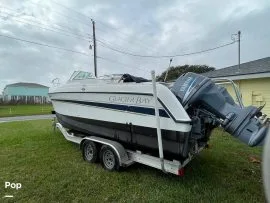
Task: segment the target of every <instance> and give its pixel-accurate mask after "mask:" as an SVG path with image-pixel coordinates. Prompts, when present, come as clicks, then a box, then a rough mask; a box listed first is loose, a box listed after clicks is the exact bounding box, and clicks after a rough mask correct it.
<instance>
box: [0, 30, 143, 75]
mask: <svg viewBox="0 0 270 203" xmlns="http://www.w3.org/2000/svg"><path fill="white" fill-rule="evenodd" d="M0 37H5V38H8V39H12V40H16V41H22V42H26V43H30V44H35V45H39V46H44V47H49V48H53V49H58V50H62V51H66V52H71V53H76V54H81V55H84V56H87V57H89V56H93V55H92V54H91V55H90V54H86V53H83V52H79V51H75V50H72V49H66V48H62V47H56V46H53V45H49V44H43V43H39V42H34V41H30V40H25V39H21V38H17V37H11V36H7V35H2V34H0ZM97 58H99V59H101V60H105V61H109V62H111V63H116V64H119V65H122V66H125V67H130V68H131V66H130V65H128V64H125V63H121V62H119V61H116V60H112V59H109V58H105V57H102V56H97ZM132 68H134V69H139V70H142V71H145V70H143V69H141V68H138V67H132Z"/></svg>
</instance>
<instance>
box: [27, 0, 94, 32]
mask: <svg viewBox="0 0 270 203" xmlns="http://www.w3.org/2000/svg"><path fill="white" fill-rule="evenodd" d="M28 2H29V3H30V4H33V5H35V6H43V7H44V5H42V4H40V3H37V2H36V3H34V2H32V1H28ZM50 11H51V12H53V13H55V14H57V15H59V16H62V17H64V18H66V19H68V20H73V21H76V22H79V23H81V24H82V25H85V26H88V27H89V24H87V23H85V22H82V21H80V20H81V19H80V20H79V19H78V18H72V17H70V16H67V15H65V14H63V13H61V12H58V11H55V10H53V9H50Z"/></svg>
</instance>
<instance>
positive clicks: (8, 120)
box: [0, 114, 55, 123]
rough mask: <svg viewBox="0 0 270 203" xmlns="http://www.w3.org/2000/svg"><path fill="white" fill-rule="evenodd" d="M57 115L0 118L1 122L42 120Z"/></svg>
mask: <svg viewBox="0 0 270 203" xmlns="http://www.w3.org/2000/svg"><path fill="white" fill-rule="evenodd" d="M54 117H55V115H53V114H47V115H33V116H15V117H4V118H0V123H5V122H13V121H30V120H41V119H53V118H54Z"/></svg>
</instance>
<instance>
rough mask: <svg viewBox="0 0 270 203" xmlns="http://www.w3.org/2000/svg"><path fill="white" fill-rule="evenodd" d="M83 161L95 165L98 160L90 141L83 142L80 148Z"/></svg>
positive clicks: (94, 147) (96, 151)
mask: <svg viewBox="0 0 270 203" xmlns="http://www.w3.org/2000/svg"><path fill="white" fill-rule="evenodd" d="M82 155H83V159H84V160H85V161H87V162H89V163H95V162H97V159H98V150H97V146H96V144H95V143H94V142H92V141H85V142H84V143H83V147H82Z"/></svg>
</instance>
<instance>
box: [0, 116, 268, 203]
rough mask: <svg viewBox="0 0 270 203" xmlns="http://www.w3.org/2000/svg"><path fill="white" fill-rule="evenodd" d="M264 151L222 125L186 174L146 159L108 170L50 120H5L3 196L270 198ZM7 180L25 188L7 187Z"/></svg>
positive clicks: (0, 135)
mask: <svg viewBox="0 0 270 203" xmlns="http://www.w3.org/2000/svg"><path fill="white" fill-rule="evenodd" d="M260 155H261V148H250V147H247V146H245V145H243V144H241V143H240V142H238V141H237V140H236V139H234V138H232V137H231V136H229V135H228V134H226V133H224V132H223V131H221V130H216V131H215V134H214V136H212V139H211V142H210V147H209V149H206V150H204V151H203V152H202V153H201V154H200V155H199V156H197V157H196V158H195V159H194V160H193V161H192V162H191V163H190V164H189V165H188V166H187V168H186V173H185V176H184V177H178V176H174V175H170V174H164V173H162V172H161V171H159V170H156V169H153V168H150V167H147V166H143V165H140V164H136V165H133V166H130V167H129V168H127V169H124V170H122V171H121V172H108V171H105V170H104V169H103V168H102V167H101V166H100V165H99V164H88V163H86V162H85V161H83V159H82V157H81V152H80V150H79V148H78V146H77V145H75V144H73V143H70V142H68V141H66V140H65V139H64V137H63V136H62V135H61V134H60V133H59V132H56V133H54V132H53V130H52V128H51V121H49V120H40V121H25V122H12V123H2V124H0V164H1V167H0V196H4V195H7V194H8V195H14V198H13V199H10V200H12V201H17V202H265V199H264V192H263V187H262V179H261V167H260V163H256V162H251V161H250V156H258V157H260ZM5 181H10V182H15V183H18V182H19V183H21V184H22V189H21V190H17V191H16V190H15V191H14V190H12V189H3V187H4V182H5ZM0 198H1V197H0ZM2 200H4V199H2Z"/></svg>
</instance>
